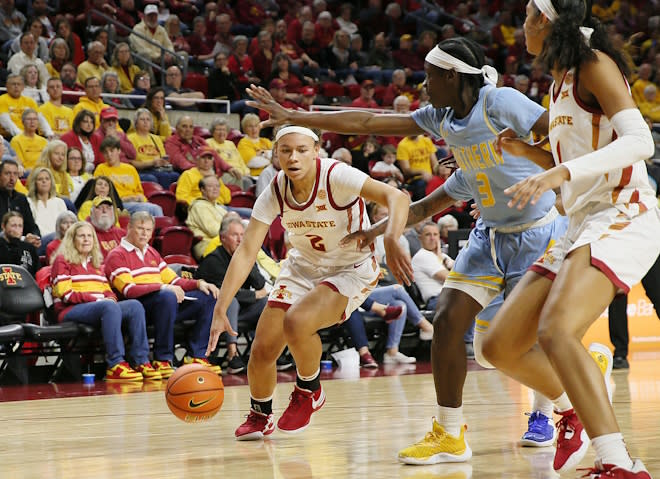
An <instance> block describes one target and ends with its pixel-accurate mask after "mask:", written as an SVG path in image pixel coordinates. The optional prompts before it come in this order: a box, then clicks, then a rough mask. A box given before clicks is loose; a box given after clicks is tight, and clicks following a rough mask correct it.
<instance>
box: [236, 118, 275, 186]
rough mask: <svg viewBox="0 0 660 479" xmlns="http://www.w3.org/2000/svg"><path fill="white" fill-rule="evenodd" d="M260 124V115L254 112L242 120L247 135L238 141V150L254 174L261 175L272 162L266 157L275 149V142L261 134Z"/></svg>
mask: <svg viewBox="0 0 660 479" xmlns="http://www.w3.org/2000/svg"><path fill="white" fill-rule="evenodd" d="M260 124H261V121H260V120H259V117H258V116H257V115H255V114H254V113H248V114H247V115H245V116H244V117H243V119H242V120H241V128H242V130H243V133H245V136H244V137H243V138H241V141H239V142H238V152H239V153H240V154H241V157H242V158H243V161H244V162H245V164H246V165H247V166H248V167H249V168H250V174H251V175H252V176H259V173H261V171H262V170H263V169H264V168H265V167H266V166H268V165H269V164H270V160H266V158H268V155H270V151H271V150H272V149H273V142H271V141H270V140H269V139H268V138H262V137H260V136H259V132H260V131H261V126H260Z"/></svg>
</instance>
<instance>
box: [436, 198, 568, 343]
mask: <svg viewBox="0 0 660 479" xmlns="http://www.w3.org/2000/svg"><path fill="white" fill-rule="evenodd" d="M567 226H568V220H567V218H566V217H563V216H559V215H558V214H557V213H556V211H554V210H553V212H551V213H549V214H548V215H546V216H545V217H544V218H542V219H541V220H539V221H537V222H535V223H533V224H531V225H521V226H516V227H511V228H484V229H477V228H474V229H473V230H472V232H471V233H470V237H469V239H468V242H467V244H466V245H465V247H463V249H462V250H461V251H460V253H459V254H458V257H457V258H456V263H455V264H454V268H453V269H452V271H451V272H450V273H449V276H448V277H447V279H446V280H445V284H444V287H445V288H452V289H458V290H460V291H463V292H464V293H466V294H468V295H470V296H471V297H472V298H474V300H475V301H477V302H478V303H479V304H480V305H481V306H482V307H483V309H482V310H481V312H480V313H479V314H477V319H476V326H475V331H477V332H481V333H483V332H485V331H486V330H487V329H488V326H489V325H490V321H491V320H492V319H493V317H495V313H497V311H498V309H499V308H500V306H501V305H502V303H503V302H504V299H505V298H506V297H507V296H508V294H509V293H510V292H511V291H512V290H513V288H514V287H515V285H516V284H517V283H518V281H520V278H522V276H523V275H524V274H525V273H526V272H527V270H528V269H529V268H530V267H531V266H532V265H533V264H534V262H535V261H536V260H538V259H539V258H540V257H541V256H543V254H544V253H545V251H546V250H547V249H548V248H550V247H551V246H552V245H554V244H555V242H556V241H557V240H558V239H559V238H561V237H562V236H563V235H564V233H565V232H566V228H567Z"/></svg>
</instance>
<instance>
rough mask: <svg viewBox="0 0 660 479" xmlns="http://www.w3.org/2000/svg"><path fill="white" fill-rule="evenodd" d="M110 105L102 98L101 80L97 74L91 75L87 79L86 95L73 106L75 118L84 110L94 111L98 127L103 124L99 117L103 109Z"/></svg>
mask: <svg viewBox="0 0 660 479" xmlns="http://www.w3.org/2000/svg"><path fill="white" fill-rule="evenodd" d="M109 106H110V105H107V104H106V103H103V99H102V98H101V80H99V79H98V78H96V77H95V76H91V77H89V78H88V79H87V80H85V96H81V97H80V100H78V104H77V105H76V106H74V107H73V118H74V119H75V118H76V115H77V114H78V113H79V112H80V111H82V110H89V111H91V112H92V113H94V118H95V121H94V127H95V128H98V127H99V125H100V124H101V119H100V117H99V115H100V113H101V111H103V110H104V109H106V108H108V107H109Z"/></svg>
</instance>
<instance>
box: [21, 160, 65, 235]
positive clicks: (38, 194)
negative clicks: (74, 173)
mask: <svg viewBox="0 0 660 479" xmlns="http://www.w3.org/2000/svg"><path fill="white" fill-rule="evenodd" d="M27 199H28V203H29V205H30V209H31V210H32V217H33V218H34V221H35V222H36V223H37V226H39V231H41V236H42V237H43V236H46V235H48V234H51V233H55V220H56V219H57V217H58V216H59V214H60V213H63V212H65V211H66V210H67V208H66V204H65V203H64V200H63V199H62V198H58V197H57V191H56V189H55V178H54V177H53V173H52V172H51V171H50V168H47V167H45V166H37V167H36V168H35V169H34V170H32V173H31V174H30V176H29V177H28V194H27Z"/></svg>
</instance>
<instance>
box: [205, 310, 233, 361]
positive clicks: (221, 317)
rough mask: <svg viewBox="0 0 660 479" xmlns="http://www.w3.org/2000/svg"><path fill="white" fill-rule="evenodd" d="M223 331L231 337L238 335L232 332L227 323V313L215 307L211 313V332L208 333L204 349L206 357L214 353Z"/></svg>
mask: <svg viewBox="0 0 660 479" xmlns="http://www.w3.org/2000/svg"><path fill="white" fill-rule="evenodd" d="M225 331H226V332H227V334H230V335H232V336H238V333H237V332H236V331H234V329H233V328H232V327H231V324H230V323H229V318H228V317H227V312H226V311H223V310H220V309H219V308H217V307H216V308H215V310H214V311H213V322H212V323H211V330H210V332H209V344H208V346H207V347H206V356H207V357H208V356H209V355H210V354H211V353H212V352H213V351H215V347H216V346H217V344H218V339H220V335H221V334H222V333H224V332H225Z"/></svg>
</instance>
